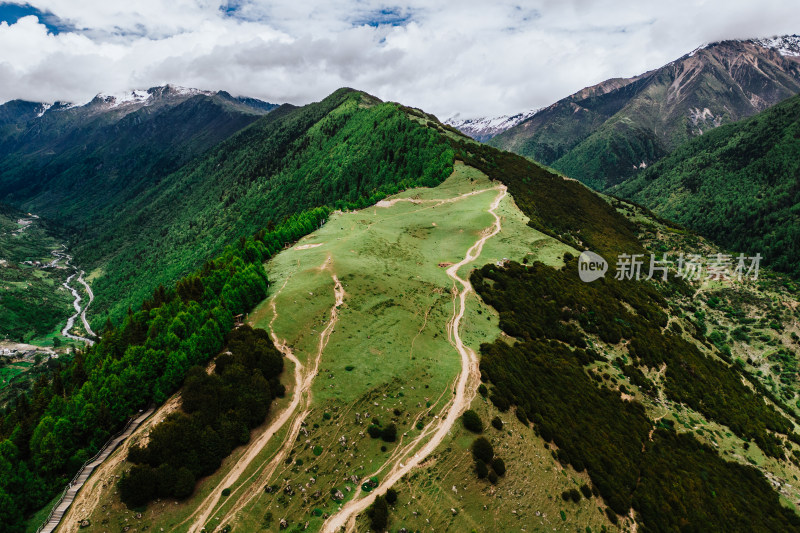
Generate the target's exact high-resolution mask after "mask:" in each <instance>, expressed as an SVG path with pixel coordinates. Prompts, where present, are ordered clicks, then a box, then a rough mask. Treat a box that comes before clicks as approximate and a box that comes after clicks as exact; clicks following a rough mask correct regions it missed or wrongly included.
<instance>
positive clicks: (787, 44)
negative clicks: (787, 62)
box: [753, 35, 800, 57]
mask: <svg viewBox="0 0 800 533" xmlns="http://www.w3.org/2000/svg"><path fill="white" fill-rule="evenodd" d="M753 42H754V43H756V44H758V45H760V46H763V47H764V48H771V49H773V50H775V51H776V52H778V53H779V54H780V55H782V56H792V57H800V35H783V36H777V35H776V36H773V37H767V38H764V39H753Z"/></svg>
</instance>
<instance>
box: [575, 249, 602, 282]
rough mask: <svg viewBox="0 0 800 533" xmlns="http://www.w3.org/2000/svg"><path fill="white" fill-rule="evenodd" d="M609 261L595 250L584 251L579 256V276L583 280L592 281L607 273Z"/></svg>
mask: <svg viewBox="0 0 800 533" xmlns="http://www.w3.org/2000/svg"><path fill="white" fill-rule="evenodd" d="M607 271H608V262H607V261H606V260H605V259H603V257H602V256H600V255H598V254H596V253H594V252H589V251H586V252H583V253H581V255H580V256H579V257H578V276H579V277H580V278H581V281H583V282H586V283H591V282H592V281H594V280H596V279H600V278H602V277H603V276H605V275H606V272H607Z"/></svg>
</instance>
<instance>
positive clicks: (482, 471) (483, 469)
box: [475, 459, 489, 479]
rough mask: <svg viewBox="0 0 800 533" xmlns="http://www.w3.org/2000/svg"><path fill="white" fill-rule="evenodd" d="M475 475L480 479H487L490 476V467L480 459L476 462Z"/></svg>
mask: <svg viewBox="0 0 800 533" xmlns="http://www.w3.org/2000/svg"><path fill="white" fill-rule="evenodd" d="M475 474H477V476H478V479H485V478H486V476H488V475H489V467H488V466H486V463H484V462H483V461H481V460H480V459H477V460H476V461H475Z"/></svg>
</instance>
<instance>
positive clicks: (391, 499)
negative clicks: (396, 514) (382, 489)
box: [386, 489, 397, 505]
mask: <svg viewBox="0 0 800 533" xmlns="http://www.w3.org/2000/svg"><path fill="white" fill-rule="evenodd" d="M386 503H388V504H389V505H394V504H395V503H397V491H396V490H394V489H389V490H387V491H386Z"/></svg>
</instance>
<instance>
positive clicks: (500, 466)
mask: <svg viewBox="0 0 800 533" xmlns="http://www.w3.org/2000/svg"><path fill="white" fill-rule="evenodd" d="M492 470H494V471H495V473H497V475H498V476H504V475H506V462H505V461H503V460H502V459H500V458H499V457H495V458H494V460H492Z"/></svg>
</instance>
